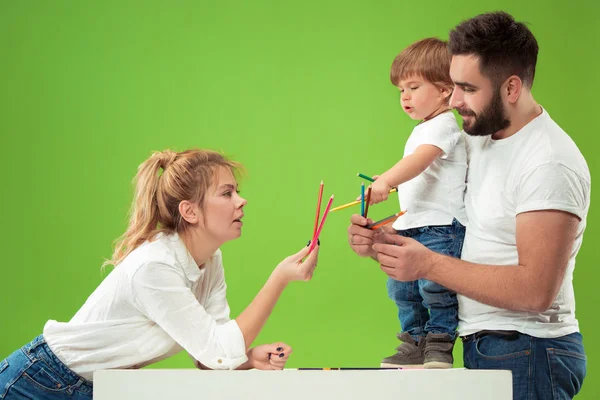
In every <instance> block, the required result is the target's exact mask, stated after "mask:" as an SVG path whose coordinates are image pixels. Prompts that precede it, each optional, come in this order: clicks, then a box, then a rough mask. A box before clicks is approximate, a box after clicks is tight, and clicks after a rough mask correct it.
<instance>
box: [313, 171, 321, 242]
mask: <svg viewBox="0 0 600 400" xmlns="http://www.w3.org/2000/svg"><path fill="white" fill-rule="evenodd" d="M322 200H323V181H321V185H319V198H318V199H317V215H316V217H315V228H314V229H313V239H314V238H315V235H316V234H317V228H318V226H319V215H320V214H321V201H322Z"/></svg>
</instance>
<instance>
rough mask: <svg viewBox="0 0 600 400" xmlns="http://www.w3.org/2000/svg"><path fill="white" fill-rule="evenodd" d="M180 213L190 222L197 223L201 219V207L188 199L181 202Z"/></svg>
mask: <svg viewBox="0 0 600 400" xmlns="http://www.w3.org/2000/svg"><path fill="white" fill-rule="evenodd" d="M179 214H181V217H182V218H183V219H184V220H185V221H186V222H187V223H188V224H192V225H193V224H197V223H198V221H200V215H199V214H200V209H199V207H198V206H197V205H196V204H193V203H191V202H190V201H188V200H182V201H180V202H179Z"/></svg>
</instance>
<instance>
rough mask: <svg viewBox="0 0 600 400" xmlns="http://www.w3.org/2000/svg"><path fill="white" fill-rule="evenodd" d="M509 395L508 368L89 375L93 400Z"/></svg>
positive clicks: (470, 398) (500, 398) (447, 399)
mask: <svg viewBox="0 0 600 400" xmlns="http://www.w3.org/2000/svg"><path fill="white" fill-rule="evenodd" d="M392 398H397V399H410V398H418V399H420V400H425V399H436V400H437V399H443V400H454V399H456V400H481V399H486V400H512V376H511V372H510V371H490V370H467V369H462V368H455V369H447V370H343V371H339V370H337V371H303V370H284V371H257V370H251V371H201V370H195V369H142V370H106V371H98V372H96V373H95V374H94V399H95V400H135V399H143V400H159V399H160V400H174V399H211V400H212V399H219V400H221V399H222V400H230V399H231V400H240V399H251V400H252V399H256V400H270V399H273V400H282V399H283V400H307V399H309V400H319V399H328V400H331V399H369V400H374V399H392Z"/></svg>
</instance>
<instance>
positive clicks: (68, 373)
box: [22, 335, 93, 393]
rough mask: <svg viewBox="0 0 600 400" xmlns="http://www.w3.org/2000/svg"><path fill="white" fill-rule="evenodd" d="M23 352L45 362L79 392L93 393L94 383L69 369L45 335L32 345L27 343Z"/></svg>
mask: <svg viewBox="0 0 600 400" xmlns="http://www.w3.org/2000/svg"><path fill="white" fill-rule="evenodd" d="M22 350H23V352H24V353H25V354H26V355H27V357H29V358H31V359H38V360H41V361H43V362H45V363H46V364H47V365H48V367H49V368H52V369H53V370H54V372H55V373H57V374H58V375H60V376H61V377H62V378H63V379H64V380H65V382H67V383H68V384H69V385H71V386H73V387H74V388H76V387H78V388H80V389H79V390H83V391H87V390H85V388H87V389H89V392H90V393H91V392H92V389H93V383H92V382H90V381H88V380H87V379H85V378H83V377H81V376H79V375H77V374H76V373H75V372H73V371H72V370H71V369H70V368H69V367H67V366H66V365H65V364H64V363H63V362H62V361H60V359H59V358H58V357H57V356H56V354H54V353H53V352H52V350H51V349H50V346H48V344H47V343H46V339H45V338H44V335H39V336H38V337H36V338H35V339H33V340H32V341H31V342H30V343H27V344H26V345H25V346H23V347H22Z"/></svg>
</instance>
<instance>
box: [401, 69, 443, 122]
mask: <svg viewBox="0 0 600 400" xmlns="http://www.w3.org/2000/svg"><path fill="white" fill-rule="evenodd" d="M398 90H400V105H401V106H402V110H404V112H405V113H406V114H408V116H409V117H411V118H412V119H414V120H427V119H428V118H429V117H431V116H433V115H434V114H436V111H439V110H441V109H443V108H446V107H447V104H446V98H447V96H448V95H449V94H450V90H449V89H442V88H439V87H437V86H435V85H434V84H432V83H431V82H429V81H427V80H425V79H424V78H422V77H420V76H418V75H413V76H410V77H407V78H406V79H403V80H401V81H400V83H399V85H398Z"/></svg>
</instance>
